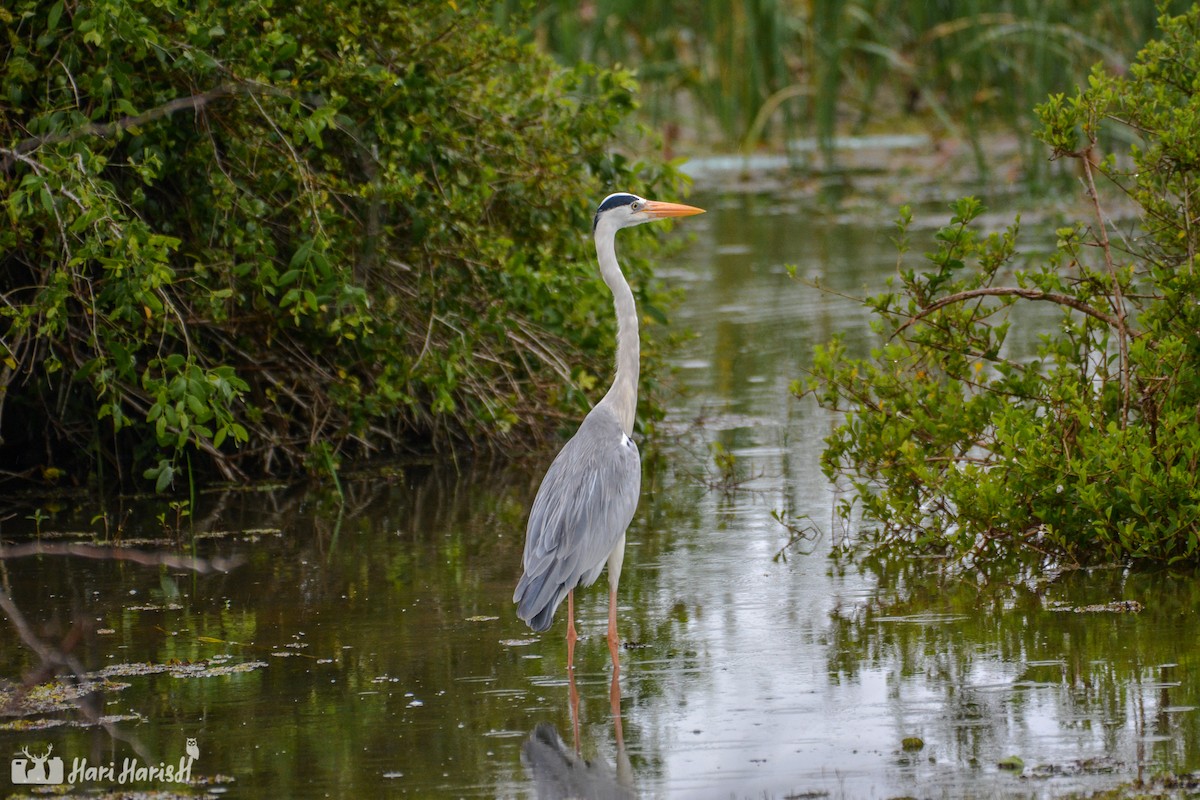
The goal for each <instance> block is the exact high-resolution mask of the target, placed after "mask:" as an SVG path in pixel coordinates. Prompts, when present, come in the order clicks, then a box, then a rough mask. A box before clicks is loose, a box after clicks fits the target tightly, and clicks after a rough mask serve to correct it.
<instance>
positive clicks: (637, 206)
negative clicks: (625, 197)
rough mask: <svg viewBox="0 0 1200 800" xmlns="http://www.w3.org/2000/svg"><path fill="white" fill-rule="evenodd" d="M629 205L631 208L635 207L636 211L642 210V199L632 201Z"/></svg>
mask: <svg viewBox="0 0 1200 800" xmlns="http://www.w3.org/2000/svg"><path fill="white" fill-rule="evenodd" d="M629 207H630V208H631V209H633V210H634V211H641V210H642V201H641V200H634V201H633V202H632V203H630V204H629Z"/></svg>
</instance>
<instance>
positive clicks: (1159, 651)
mask: <svg viewBox="0 0 1200 800" xmlns="http://www.w3.org/2000/svg"><path fill="white" fill-rule="evenodd" d="M860 564H861V568H862V569H864V570H866V571H869V572H870V573H872V574H873V575H874V577H875V579H876V581H877V584H878V588H877V591H876V592H874V594H873V599H872V600H870V601H868V602H866V603H864V604H862V605H855V606H850V607H839V608H835V609H834V611H833V612H832V614H831V620H830V633H829V636H830V646H829V650H828V664H827V669H828V672H829V678H830V680H831V681H833V682H835V683H841V682H859V681H863V680H865V679H866V674H867V673H871V672H882V673H884V674H885V675H886V676H887V681H888V685H889V696H890V697H892V698H893V699H894V700H895V702H896V703H897V704H898V709H897V713H898V714H900V715H901V716H903V713H904V711H903V707H904V702H903V701H904V697H905V696H906V695H909V694H919V693H920V692H921V691H922V690H924V691H932V692H934V693H935V694H940V695H941V696H942V702H943V706H942V710H941V711H940V713H939V715H938V717H937V719H936V720H935V721H934V722H933V723H932V724H933V725H934V728H933V730H929V729H927V730H926V731H925V738H926V739H927V740H937V741H938V743H939V744H941V745H943V746H948V747H949V748H950V750H951V752H952V753H953V754H954V757H955V758H957V759H959V760H960V761H963V762H969V761H971V760H972V759H982V758H984V757H985V756H986V757H990V756H993V755H995V752H994V751H995V747H996V746H997V745H1004V746H1007V745H1006V737H1008V736H1009V735H1010V734H1011V733H1012V731H1013V730H1014V729H1024V728H1027V727H1030V726H1031V725H1033V724H1034V723H1033V720H1034V719H1035V718H1038V717H1044V716H1045V715H1049V716H1050V717H1051V718H1052V719H1053V721H1054V723H1055V725H1056V726H1057V729H1058V731H1059V732H1060V735H1063V736H1068V737H1077V738H1079V740H1080V741H1081V743H1082V742H1084V741H1085V740H1091V741H1093V742H1098V741H1101V740H1102V743H1103V747H1104V749H1105V750H1106V752H1107V754H1109V755H1111V756H1114V757H1116V758H1118V759H1123V760H1126V761H1132V760H1134V759H1135V758H1136V757H1137V756H1136V754H1135V752H1134V750H1133V749H1132V748H1133V745H1134V744H1135V743H1136V741H1137V740H1140V739H1143V737H1146V736H1153V737H1155V738H1156V739H1161V741H1158V742H1157V743H1156V744H1155V745H1154V747H1153V749H1152V751H1151V752H1148V753H1147V754H1146V758H1149V759H1151V760H1152V761H1153V762H1154V763H1155V765H1156V766H1157V767H1160V768H1166V769H1176V770H1178V769H1194V768H1196V767H1197V766H1200V749H1198V748H1200V719H1198V718H1197V717H1198V714H1197V712H1195V711H1185V710H1184V711H1181V709H1187V708H1190V707H1196V706H1200V670H1198V669H1197V668H1198V667H1200V652H1197V650H1196V648H1195V647H1194V642H1196V641H1200V614H1198V613H1197V612H1198V611H1200V585H1198V584H1197V582H1196V580H1195V578H1194V576H1193V575H1188V574H1171V573H1155V574H1137V573H1133V572H1130V571H1127V570H1123V569H1116V568H1110V569H1100V570H1091V571H1082V570H1077V571H1069V572H1065V573H1061V574H1058V575H1051V576H1049V577H1046V578H1040V577H1033V576H1035V575H1036V573H1025V574H1021V573H1009V575H1008V576H996V575H991V576H981V575H972V574H964V573H961V572H952V571H949V570H947V569H946V568H944V566H943V565H942V562H940V561H936V560H931V559H899V558H890V559H883V558H878V557H869V558H866V559H863V560H862V561H861V562H860ZM985 577H986V578H990V579H991V580H984V578H985ZM1005 577H1007V578H1008V579H1007V580H1004V579H1001V578H1005ZM1121 599H1136V600H1138V601H1139V602H1140V604H1141V607H1142V608H1143V610H1142V611H1141V612H1140V613H1113V612H1108V611H1100V612H1094V611H1088V610H1087V609H1094V608H1114V609H1120V608H1125V607H1134V608H1136V607H1137V606H1124V605H1121V604H1116V603H1113V602H1112V601H1114V600H1121ZM1001 755H1006V754H1005V753H1002V754H1001ZM1023 755H1024V756H1025V757H1026V758H1027V759H1028V758H1029V756H1030V755H1031V754H1029V753H1026V754H1023ZM1032 755H1034V756H1036V753H1035V754H1032Z"/></svg>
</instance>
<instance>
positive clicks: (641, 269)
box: [0, 0, 677, 490]
mask: <svg viewBox="0 0 1200 800" xmlns="http://www.w3.org/2000/svg"><path fill="white" fill-rule="evenodd" d="M459 5H461V8H459V7H458V6H459ZM634 90H635V86H634V84H633V82H632V79H631V77H630V76H629V75H628V74H627V73H625V72H620V71H608V70H600V69H593V68H591V67H588V66H579V67H576V68H571V69H562V68H559V67H557V66H555V65H554V63H553V62H552V61H551V60H550V59H549V58H548V57H545V56H541V55H539V54H538V53H537V52H536V51H535V50H534V49H533V48H532V47H530V46H527V45H522V44H520V43H518V42H517V41H516V40H515V39H514V38H512V37H511V36H510V35H508V34H505V33H502V32H500V31H498V30H497V29H496V28H495V27H494V26H493V25H492V24H491V21H490V18H486V17H485V16H484V14H483V13H482V12H481V11H480V10H479V9H478V8H476V7H475V6H474V4H471V3H463V4H454V3H446V2H441V1H440V0H420V1H419V2H408V3H391V2H382V0H343V1H342V2H338V3H316V2H307V1H306V2H299V3H294V4H290V5H288V6H287V7H286V8H285V7H283V6H280V5H278V4H275V3H272V2H271V1H270V0H249V2H245V3H238V4H234V5H230V4H222V3H215V4H199V5H197V4H192V3H185V2H176V0H166V2H157V3H136V4H131V3H127V2H123V0H98V1H97V2H90V3H74V2H64V0H56V1H50V0H22V2H18V3H16V4H15V5H14V4H7V5H6V6H5V7H4V8H2V9H0V198H2V199H0V211H2V215H0V219H2V220H3V222H0V300H2V301H3V302H2V303H0V437H2V438H0V461H2V462H3V464H4V470H5V472H6V473H7V474H9V475H12V474H19V475H23V476H30V477H37V478H45V479H47V480H58V481H63V482H74V483H84V482H86V481H89V480H95V479H99V480H103V481H108V482H111V481H112V480H113V479H116V481H118V482H120V483H121V484H122V485H125V486H130V485H134V484H137V483H145V482H148V483H149V485H151V486H156V487H157V488H158V489H160V490H161V489H164V488H166V487H168V486H170V485H171V484H172V483H173V482H174V481H175V479H176V477H177V476H178V475H179V474H180V473H181V471H183V470H187V471H189V473H190V472H191V471H192V470H196V471H198V472H200V473H201V474H205V475H208V474H218V475H222V476H224V477H226V478H242V477H245V476H261V475H264V474H280V473H287V472H291V471H295V470H298V469H303V468H308V469H310V470H316V471H320V472H329V471H332V470H333V469H335V468H336V465H337V463H338V462H339V461H340V460H342V459H344V458H355V457H359V456H363V455H367V454H375V453H381V452H382V453H386V452H392V451H396V450H403V449H406V448H412V447H425V446H429V445H431V444H432V445H433V446H444V445H453V444H454V443H456V442H462V441H466V440H470V441H472V442H478V441H484V442H490V443H493V444H503V443H504V442H506V441H509V439H510V438H511V437H512V436H513V435H514V433H515V432H517V431H521V430H526V431H528V430H530V429H533V430H535V431H537V430H540V431H552V430H554V428H555V427H556V424H557V419H556V417H555V414H554V411H555V409H566V408H571V409H573V408H575V407H577V406H578V405H580V404H581V403H582V401H583V394H582V390H586V389H587V388H589V387H590V386H591V385H592V384H593V383H594V382H595V378H594V376H597V375H604V374H607V372H608V370H609V365H608V363H607V362H608V359H609V349H610V347H611V333H612V331H611V328H612V323H611V309H610V308H609V303H610V301H609V299H608V295H607V293H606V292H604V291H603V287H602V285H601V284H600V282H599V278H598V276H597V275H596V272H595V269H594V266H593V255H592V253H591V250H590V244H589V241H588V238H587V236H586V232H587V230H588V226H589V223H590V217H591V212H592V209H593V207H594V202H595V201H596V199H597V198H598V197H602V196H603V195H604V194H606V193H608V192H610V191H613V190H614V187H617V188H622V189H626V188H636V189H638V190H641V191H645V192H646V193H654V192H656V190H658V192H659V193H662V194H666V195H668V196H669V195H671V194H673V193H674V192H673V189H674V188H675V187H676V186H677V183H676V181H675V179H674V177H673V173H672V172H671V170H670V168H669V167H663V166H661V165H653V164H647V163H641V162H635V161H630V160H626V159H623V158H622V157H620V156H617V155H613V154H612V147H613V144H614V142H615V141H617V140H619V139H620V137H622V136H624V135H626V134H628V133H631V132H632V129H631V128H630V126H629V124H628V122H627V117H628V115H629V112H630V111H631V110H632V109H633V107H634V105H635V101H634ZM635 241H636V240H635ZM643 241H645V240H643ZM626 265H627V268H628V269H629V270H630V272H631V273H632V274H631V278H632V281H631V282H632V283H633V285H634V286H635V290H636V291H638V292H639V295H640V297H639V299H640V302H641V304H642V308H643V310H645V311H647V312H648V313H649V314H651V315H654V314H655V313H657V312H656V308H655V306H656V303H657V302H659V301H660V300H661V297H660V296H659V295H658V293H657V290H656V289H655V288H654V287H653V285H649V286H648V285H647V281H646V279H647V278H648V273H647V270H646V262H645V261H644V260H638V259H637V258H632V259H630V258H626ZM563 387H572V388H570V389H569V390H564V388H563ZM189 477H190V476H189Z"/></svg>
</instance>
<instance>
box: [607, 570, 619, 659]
mask: <svg viewBox="0 0 1200 800" xmlns="http://www.w3.org/2000/svg"><path fill="white" fill-rule="evenodd" d="M620 646H621V639H620V637H618V636H617V590H616V589H615V588H613V589H611V590H609V593H608V652H609V653H610V654H611V655H612V663H613V672H614V673H617V672H620V671H621V662H620V660H619V659H618V658H617V649H618V648H619V647H620Z"/></svg>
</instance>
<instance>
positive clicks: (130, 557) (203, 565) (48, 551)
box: [0, 542, 244, 574]
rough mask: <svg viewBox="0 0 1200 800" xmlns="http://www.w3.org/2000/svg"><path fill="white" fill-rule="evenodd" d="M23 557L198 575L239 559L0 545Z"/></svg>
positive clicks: (8, 554)
mask: <svg viewBox="0 0 1200 800" xmlns="http://www.w3.org/2000/svg"><path fill="white" fill-rule="evenodd" d="M26 556H78V557H79V558H95V559H100V560H112V561H132V562H134V563H135V564H146V565H149V566H165V567H172V568H174V569H190V570H192V571H193V572H199V573H201V574H205V573H209V572H229V571H230V570H231V569H233V568H234V567H237V566H239V565H240V564H241V563H242V562H243V561H244V559H242V558H219V557H218V558H195V557H193V556H179V555H175V554H174V553H162V552H146V551H144V550H129V549H126V548H123V547H101V546H99V545H94V544H81V543H59V542H28V543H26V544H16V545H8V546H0V559H6V558H24V557H26Z"/></svg>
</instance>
